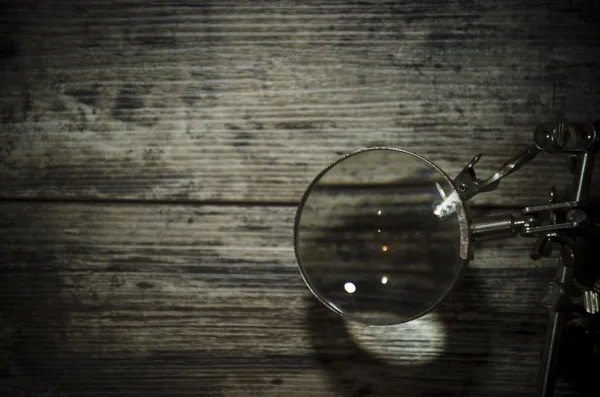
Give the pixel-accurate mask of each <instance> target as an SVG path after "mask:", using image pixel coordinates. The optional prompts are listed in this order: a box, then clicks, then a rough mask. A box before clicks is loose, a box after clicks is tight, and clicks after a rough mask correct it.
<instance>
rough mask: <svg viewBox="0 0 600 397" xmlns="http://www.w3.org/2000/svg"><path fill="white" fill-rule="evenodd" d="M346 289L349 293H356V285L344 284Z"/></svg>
mask: <svg viewBox="0 0 600 397" xmlns="http://www.w3.org/2000/svg"><path fill="white" fill-rule="evenodd" d="M344 289H345V290H346V292H347V293H349V294H353V293H355V292H356V285H354V283H351V282H347V283H346V284H344Z"/></svg>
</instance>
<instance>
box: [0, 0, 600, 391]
mask: <svg viewBox="0 0 600 397" xmlns="http://www.w3.org/2000/svg"><path fill="white" fill-rule="evenodd" d="M0 7H1V8H0V20H1V26H2V41H1V42H0V73H1V82H2V83H1V85H0V92H1V96H0V117H1V119H0V120H1V122H2V126H1V130H0V178H1V183H2V188H1V189H0V196H1V201H0V213H1V215H0V224H1V225H2V227H0V257H1V262H2V264H1V266H0V272H1V276H0V305H1V307H0V394H1V395H5V396H48V397H50V396H52V397H55V396H61V397H62V396H69V397H70V396H111V395H115V396H117V395H118V396H134V395H135V396H142V395H143V396H204V395H209V396H285V395H292V396H322V397H325V396H327V397H329V396H344V397H345V396H348V397H350V396H388V395H389V396H495V395H498V396H506V395H513V396H516V395H522V396H532V395H533V393H534V389H535V378H536V375H537V368H538V361H539V356H540V349H541V347H542V342H543V335H544V331H545V324H546V314H545V313H544V311H543V310H542V307H541V305H540V296H541V291H542V288H543V285H544V283H545V282H546V281H548V280H550V279H551V278H552V277H553V266H554V260H553V259H549V260H542V261H539V262H532V261H530V260H529V259H528V252H529V250H530V248H531V246H532V241H531V240H525V239H515V240H511V241H500V242H492V243H486V244H482V245H480V246H478V251H477V254H476V258H475V260H474V261H472V263H471V265H470V268H469V270H468V271H467V273H466V275H465V279H464V280H463V281H462V283H461V285H460V287H459V288H458V290H456V292H454V293H453V295H452V297H451V298H450V300H449V301H448V302H447V303H446V304H445V305H444V306H443V307H442V308H441V309H439V310H437V311H436V312H435V313H433V314H431V315H428V316H426V317H425V318H423V319H421V320H419V321H417V322H414V323H409V324H406V325H403V326H398V327H392V328H371V327H361V326H357V325H353V324H349V323H345V322H344V321H342V319H341V318H339V317H337V316H336V315H335V314H333V313H330V312H328V311H327V309H326V308H324V307H322V306H321V305H320V304H319V303H318V302H317V301H316V299H315V298H313V297H312V296H311V295H310V293H309V291H308V289H307V288H306V287H305V286H304V284H303V281H302V279H301V277H300V274H299V272H298V270H297V266H296V263H295V258H294V252H293V247H292V226H293V218H294V213H295V208H296V205H297V204H298V202H299V199H300V197H301V195H302V193H303V191H304V189H305V188H306V187H307V185H308V184H309V182H310V181H311V179H312V178H313V177H314V176H315V175H316V174H317V172H319V171H320V170H321V169H322V168H323V167H324V166H326V165H327V164H328V163H330V162H332V161H333V160H335V159H336V158H337V157H338V156H340V155H342V154H344V153H346V152H349V151H352V150H355V149H359V148H364V147H370V146H391V147H400V148H404V149H407V150H410V151H413V152H417V153H419V154H421V155H423V156H425V157H427V158H429V159H430V160H432V161H434V162H435V163H437V164H438V165H439V166H440V167H442V168H444V169H446V170H447V171H448V172H449V173H450V174H451V175H456V173H457V172H458V171H459V170H460V169H461V168H462V167H463V166H464V165H465V164H466V163H467V162H468V161H469V160H470V159H471V157H472V156H473V155H475V154H476V153H479V152H482V153H484V157H483V159H482V160H481V162H480V167H479V172H480V174H481V175H482V176H488V175H491V173H493V172H494V171H495V170H496V169H497V168H498V167H499V166H500V165H501V164H502V163H503V162H504V161H505V160H507V159H508V158H509V157H510V156H511V155H512V154H514V153H515V152H516V151H517V150H519V149H520V148H521V147H523V146H525V145H527V144H529V143H530V142H531V139H532V134H533V130H534V128H535V126H536V125H537V124H538V123H540V122H543V121H553V120H557V119H561V118H568V119H570V120H578V121H580V120H581V121H593V120H595V119H597V118H598V110H599V109H600V46H599V41H598V37H599V32H598V27H599V26H600V23H599V19H600V9H599V8H598V5H597V3H594V2H583V1H572V2H556V4H542V3H538V2H531V1H525V0H519V1H504V2H495V1H490V0H477V1H463V0H460V1H452V2H447V1H426V2H422V1H402V2H400V1H398V2H394V1H329V2H326V1H323V0H305V1H292V0H288V1H267V0H257V1H250V0H240V1H226V0H221V1H199V0H194V1H191V0H179V1H163V0H123V1H113V0H96V1H91V0H81V1H77V2H71V1H56V0H55V1H34V0H7V1H4V2H3V3H1V4H0ZM551 183H554V184H555V185H556V186H557V187H558V189H559V191H562V192H564V191H565V188H567V187H568V186H569V184H570V175H569V174H568V171H567V169H566V166H565V162H564V159H558V158H554V157H550V156H546V155H541V156H539V158H537V159H536V160H535V161H534V162H533V163H532V164H531V165H530V166H528V167H527V168H525V169H523V170H521V171H519V172H518V173H517V174H515V175H513V176H511V177H509V178H507V179H506V180H505V181H503V182H502V184H501V186H500V189H499V190H498V191H496V192H493V193H489V194H485V195H481V196H478V197H476V199H474V200H473V201H474V204H475V205H477V206H479V208H483V209H485V210H486V211H488V212H489V211H492V212H493V211H505V210H511V209H518V208H519V207H520V206H523V205H526V204H535V203H541V202H545V200H546V199H547V194H548V193H547V192H548V186H549V185H550V184H551ZM588 380H589V379H588ZM591 380H592V381H593V380H595V379H591ZM596 386H597V385H596ZM585 387H586V386H585V382H584V383H581V380H578V381H574V380H572V379H567V378H566V377H564V376H563V377H561V379H560V380H559V382H558V385H557V393H556V395H558V396H572V395H591V394H588V393H586V392H584V390H585Z"/></svg>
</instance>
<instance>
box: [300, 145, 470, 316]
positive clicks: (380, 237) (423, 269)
mask: <svg viewBox="0 0 600 397" xmlns="http://www.w3.org/2000/svg"><path fill="white" fill-rule="evenodd" d="M470 241H471V236H470V228H469V224H468V219H467V208H466V205H465V203H464V202H463V200H461V198H460V196H459V194H458V192H457V189H456V188H455V186H454V183H453V181H452V179H451V178H450V177H448V175H446V174H445V173H444V172H443V171H442V170H441V169H440V168H439V167H437V166H436V165H435V164H433V163H432V162H430V161H428V160H426V159H424V158H423V157H420V156H418V155H416V154H414V153H410V152H408V151H405V150H400V149H392V148H373V149H366V150H361V151H357V152H354V153H351V154H349V155H347V156H345V157H343V158H341V159H339V160H338V161H336V162H335V163H333V164H331V165H330V166H329V167H327V168H326V169H325V170H323V171H322V172H321V173H320V174H319V175H318V176H317V177H316V178H315V179H314V181H313V182H312V183H311V184H310V186H309V187H308V189H307V191H306V193H305V194H304V196H303V198H302V201H301V204H300V206H299V209H298V212H297V214H296V220H295V227H294V246H295V252H296V258H297V260H298V264H299V267H300V269H301V272H302V276H303V277H304V281H305V282H306V284H307V285H308V287H309V289H310V290H311V291H312V293H313V294H314V295H315V296H316V297H317V298H318V299H319V300H320V301H321V302H322V303H324V304H325V305H326V306H327V307H329V308H330V309H332V310H333V311H335V312H337V313H339V314H341V315H343V316H346V317H348V318H349V319H351V320H354V321H357V322H360V323H365V324H369V325H392V324H400V323H404V322H407V321H410V320H413V319H415V318H418V317H420V316H422V315H424V314H425V313H427V312H429V311H431V310H433V309H434V308H435V307H436V306H437V305H439V304H440V302H442V300H443V299H444V297H446V296H447V295H448V293H450V291H451V290H452V288H453V287H454V286H455V285H456V284H457V283H458V281H459V279H460V277H461V275H462V273H463V271H464V270H465V268H466V266H467V264H468V260H469V249H470V245H469V244H470Z"/></svg>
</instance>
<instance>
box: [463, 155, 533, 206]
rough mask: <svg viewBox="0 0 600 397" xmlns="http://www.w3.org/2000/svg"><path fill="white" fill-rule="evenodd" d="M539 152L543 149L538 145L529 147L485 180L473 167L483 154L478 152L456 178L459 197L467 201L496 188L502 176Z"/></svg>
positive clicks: (519, 166)
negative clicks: (479, 177)
mask: <svg viewBox="0 0 600 397" xmlns="http://www.w3.org/2000/svg"><path fill="white" fill-rule="evenodd" d="M539 152H541V149H540V148H539V147H538V146H537V145H531V146H529V147H527V149H525V150H524V151H523V152H521V153H519V154H517V155H516V156H515V157H513V158H511V159H510V160H508V161H507V162H506V164H504V166H503V167H502V168H500V170H498V172H496V173H495V174H494V175H492V176H491V177H489V178H488V179H486V180H485V181H483V180H481V179H478V178H477V175H476V173H475V168H473V167H474V165H475V164H476V163H477V162H478V161H479V159H480V158H481V154H478V155H477V156H475V157H473V159H472V160H471V161H470V162H469V164H467V166H466V167H465V168H463V170H462V171H461V172H460V173H459V174H458V176H457V177H456V178H455V179H454V186H455V187H456V191H457V192H458V195H459V197H460V198H461V200H464V201H467V200H469V199H470V198H472V197H473V196H475V195H476V194H479V193H483V192H490V191H492V190H494V189H496V188H497V187H498V184H499V183H500V180H501V179H502V178H504V177H506V176H508V175H510V174H512V173H513V172H515V171H517V170H518V169H520V168H521V167H523V166H524V165H525V164H527V163H529V162H530V161H531V160H533V159H534V158H535V156H537V154H538V153H539Z"/></svg>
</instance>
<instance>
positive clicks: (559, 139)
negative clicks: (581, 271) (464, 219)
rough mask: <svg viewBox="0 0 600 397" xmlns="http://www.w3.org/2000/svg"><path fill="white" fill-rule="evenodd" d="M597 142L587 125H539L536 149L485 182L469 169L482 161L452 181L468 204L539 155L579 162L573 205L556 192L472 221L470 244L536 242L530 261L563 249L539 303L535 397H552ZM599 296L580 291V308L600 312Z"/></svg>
mask: <svg viewBox="0 0 600 397" xmlns="http://www.w3.org/2000/svg"><path fill="white" fill-rule="evenodd" d="M598 140H599V135H598V133H597V132H596V130H595V128H594V126H592V125H591V124H583V123H581V124H566V123H556V124H552V123H545V124H541V125H540V126H539V127H538V128H537V129H536V131H535V134H534V142H535V144H533V145H531V146H529V147H528V148H527V149H526V150H525V151H523V152H522V153H519V154H518V155H517V156H515V157H513V158H512V159H511V160H509V161H508V162H507V164H506V165H504V166H503V167H502V168H501V169H500V170H499V171H498V172H497V173H496V174H494V175H493V176H492V177H490V178H489V179H487V180H485V181H481V180H479V179H477V177H476V175H475V170H474V168H473V166H474V165H475V164H476V163H477V161H478V160H479V158H480V157H481V155H478V156H475V157H474V158H473V160H471V162H469V164H467V166H466V167H465V168H464V169H463V170H462V171H461V173H460V174H459V175H458V176H457V177H456V179H455V180H454V183H455V186H456V188H457V191H458V195H459V197H460V198H461V199H462V200H468V199H470V198H472V197H473V196H475V195H476V194H479V193H481V192H486V191H491V190H493V189H495V188H496V187H497V186H498V183H499V182H500V180H501V179H502V178H504V177H506V176H507V175H510V174H511V173H513V172H514V171H516V170H518V169H519V168H521V167H523V166H524V165H525V164H527V163H529V162H530V161H531V160H532V159H533V158H535V156H536V155H537V154H538V153H540V152H541V151H544V152H547V153H551V154H554V153H562V154H567V155H569V156H571V157H576V158H577V164H576V167H574V168H575V169H574V170H572V171H574V172H573V173H574V177H575V178H574V179H575V184H574V185H575V186H574V193H573V199H572V201H568V202H563V203H556V202H555V199H554V197H555V189H554V187H552V188H551V191H550V203H549V204H544V205H538V206H533V207H527V208H524V209H523V210H522V211H521V213H520V214H506V215H499V216H494V217H486V218H482V219H478V220H474V221H473V222H472V223H471V225H470V227H471V232H472V237H473V239H487V238H502V237H512V236H515V235H516V234H517V233H519V234H521V235H523V236H533V237H537V241H536V243H535V245H534V248H533V250H532V251H531V255H530V256H531V258H532V259H534V260H536V259H539V258H541V257H542V256H546V257H547V256H550V253H551V251H552V247H553V246H554V245H556V244H560V246H561V255H560V258H559V260H558V263H557V274H556V278H555V280H554V281H552V282H551V283H549V284H548V286H547V288H546V294H545V297H544V298H543V301H542V303H543V305H544V307H546V308H547V309H548V311H549V321H548V330H547V334H546V340H545V345H544V351H543V354H542V360H541V363H540V372H539V377H538V384H537V392H536V396H537V397H551V396H552V395H553V394H554V385H555V382H556V369H557V360H558V353H559V350H560V349H559V348H560V341H561V336H562V331H563V327H564V324H565V314H566V311H567V310H569V308H570V306H571V299H570V289H571V287H572V284H573V277H574V272H575V269H577V268H578V266H580V265H581V263H580V258H581V253H580V252H579V246H578V243H577V242H576V241H578V239H577V236H578V235H582V234H585V233H586V231H587V230H589V229H590V228H591V227H592V222H591V221H590V219H589V214H588V210H589V207H588V206H587V199H588V193H589V189H590V184H591V176H592V171H593V165H594V152H595V151H596V149H597V143H598ZM542 215H544V216H543V217H542ZM542 218H543V219H546V220H547V221H546V222H547V223H546V224H542V221H541V220H542ZM597 283H600V280H598V281H597ZM597 292H598V291H595V290H593V289H586V290H584V291H583V296H584V302H583V303H584V307H585V310H586V311H587V312H588V313H592V314H595V313H597V312H598V311H600V308H599V307H598V302H599V299H598V295H597Z"/></svg>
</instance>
